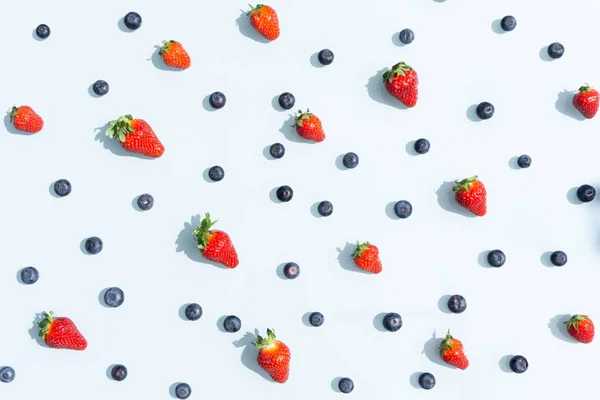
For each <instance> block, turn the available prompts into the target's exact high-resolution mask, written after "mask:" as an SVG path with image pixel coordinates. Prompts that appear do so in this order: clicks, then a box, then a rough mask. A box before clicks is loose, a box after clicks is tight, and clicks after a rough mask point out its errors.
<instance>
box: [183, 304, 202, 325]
mask: <svg viewBox="0 0 600 400" xmlns="http://www.w3.org/2000/svg"><path fill="white" fill-rule="evenodd" d="M201 316H202V307H200V304H198V303H191V304H188V305H187V307H186V308H185V317H186V318H187V319H188V320H190V321H197V320H199V319H200V317H201Z"/></svg>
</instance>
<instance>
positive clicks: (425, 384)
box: [419, 372, 435, 390]
mask: <svg viewBox="0 0 600 400" xmlns="http://www.w3.org/2000/svg"><path fill="white" fill-rule="evenodd" d="M419 386H421V387H422V388H423V389H425V390H430V389H433V387H434V386H435V376H433V374H430V373H429V372H423V373H422V374H421V375H419Z"/></svg>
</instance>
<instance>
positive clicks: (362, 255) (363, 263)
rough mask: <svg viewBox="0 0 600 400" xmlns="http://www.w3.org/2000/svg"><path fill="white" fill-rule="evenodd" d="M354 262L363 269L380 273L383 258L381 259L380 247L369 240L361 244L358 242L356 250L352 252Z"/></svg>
mask: <svg viewBox="0 0 600 400" xmlns="http://www.w3.org/2000/svg"><path fill="white" fill-rule="evenodd" d="M352 258H353V259H354V264H356V266H357V267H358V268H360V269H362V270H365V271H367V272H372V273H374V274H378V273H380V272H381V270H382V266H381V260H380V259H379V249H378V248H377V246H375V245H372V244H369V242H366V243H363V244H360V243H359V242H356V250H354V254H352Z"/></svg>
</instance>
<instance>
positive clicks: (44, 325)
mask: <svg viewBox="0 0 600 400" xmlns="http://www.w3.org/2000/svg"><path fill="white" fill-rule="evenodd" d="M42 315H43V316H44V319H42V320H41V321H39V322H38V327H39V328H40V332H39V335H40V337H41V338H42V339H45V338H46V334H47V333H48V329H50V325H51V324H52V321H54V313H53V312H52V311H50V312H46V311H44V312H42Z"/></svg>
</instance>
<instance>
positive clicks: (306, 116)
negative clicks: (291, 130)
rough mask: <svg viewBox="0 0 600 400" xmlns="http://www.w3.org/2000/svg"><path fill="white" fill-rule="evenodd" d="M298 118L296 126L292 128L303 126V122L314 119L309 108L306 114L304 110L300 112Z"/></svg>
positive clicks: (295, 121) (295, 122)
mask: <svg viewBox="0 0 600 400" xmlns="http://www.w3.org/2000/svg"><path fill="white" fill-rule="evenodd" d="M298 114H299V115H298V116H296V119H295V120H294V125H292V127H295V126H302V121H304V120H307V119H310V117H312V113H311V112H310V110H309V109H308V108H307V109H306V112H302V110H298Z"/></svg>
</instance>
